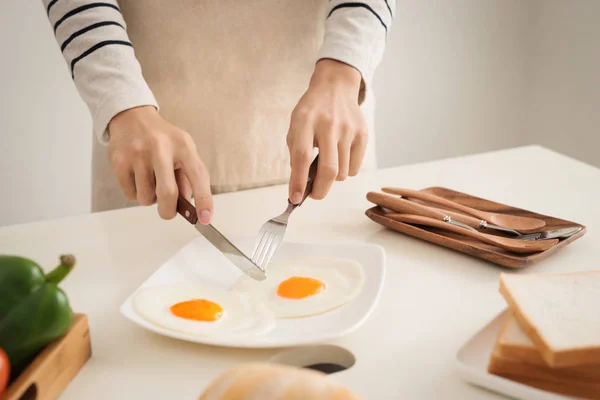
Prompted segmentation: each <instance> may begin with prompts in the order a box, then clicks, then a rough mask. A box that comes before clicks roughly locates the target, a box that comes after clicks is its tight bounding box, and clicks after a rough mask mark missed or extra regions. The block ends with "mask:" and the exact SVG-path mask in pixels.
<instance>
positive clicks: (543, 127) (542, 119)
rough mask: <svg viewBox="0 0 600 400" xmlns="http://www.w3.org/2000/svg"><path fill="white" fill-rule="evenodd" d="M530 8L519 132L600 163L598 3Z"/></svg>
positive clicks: (549, 1) (548, 0) (581, 0)
mask: <svg viewBox="0 0 600 400" xmlns="http://www.w3.org/2000/svg"><path fill="white" fill-rule="evenodd" d="M534 9H535V15H534V18H533V20H532V24H531V27H530V35H529V38H530V41H531V42H530V43H529V48H530V52H531V57H530V60H531V62H530V64H529V66H528V68H529V70H528V79H527V81H528V85H529V86H528V88H527V89H528V90H527V95H528V96H529V97H528V99H527V101H526V103H525V105H526V107H527V112H526V118H527V119H526V121H525V125H524V127H523V128H524V130H523V133H524V134H525V135H526V137H527V138H528V139H529V140H530V141H531V142H535V143H539V144H541V145H543V146H546V147H549V148H552V149H554V150H558V151H560V152H562V153H564V154H567V155H569V156H571V157H574V158H577V159H579V160H582V161H584V162H587V163H589V164H593V165H596V166H599V167H600V1H598V0H575V1H563V0H535V5H534ZM596 184H598V182H596Z"/></svg>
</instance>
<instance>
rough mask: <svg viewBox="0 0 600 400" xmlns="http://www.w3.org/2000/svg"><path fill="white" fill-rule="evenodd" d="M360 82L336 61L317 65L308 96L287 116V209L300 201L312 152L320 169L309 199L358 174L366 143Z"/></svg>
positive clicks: (351, 68)
mask: <svg viewBox="0 0 600 400" xmlns="http://www.w3.org/2000/svg"><path fill="white" fill-rule="evenodd" d="M361 79H362V78H361V75H360V73H359V72H358V71H357V70H356V69H354V68H353V67H351V66H349V65H347V64H344V63H341V62H339V61H334V60H329V59H323V60H320V61H319V62H318V63H317V65H316V67H315V71H314V73H313V75H312V78H311V81H310V85H309V88H308V90H307V91H306V93H305V94H304V96H302V98H301V99H300V101H299V102H298V105H297V106H296V108H295V109H294V111H293V112H292V117H291V123H290V130H289V132H288V136H287V144H288V148H289V150H290V162H291V167H292V174H291V177H290V186H289V196H290V200H291V201H292V203H294V204H297V203H299V202H300V200H301V199H302V195H303V193H304V189H305V188H306V181H307V178H308V169H309V167H310V163H311V162H312V154H313V148H314V147H318V148H319V168H318V170H317V177H316V179H315V182H314V185H313V190H312V193H311V197H312V198H314V199H323V198H324V197H325V196H326V195H327V193H328V192H329V189H330V188H331V185H332V184H333V182H334V181H335V180H338V181H343V180H345V179H346V177H348V176H355V175H356V174H358V172H359V170H360V166H361V164H362V161H363V157H364V154H365V149H366V146H367V138H368V132H367V124H366V122H365V119H364V117H363V115H362V113H361V111H360V108H359V105H358V92H359V89H360V84H361Z"/></svg>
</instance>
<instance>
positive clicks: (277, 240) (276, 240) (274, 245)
mask: <svg viewBox="0 0 600 400" xmlns="http://www.w3.org/2000/svg"><path fill="white" fill-rule="evenodd" d="M281 239H282V237H281V236H280V235H276V236H275V238H274V239H273V242H272V243H271V247H270V248H269V251H268V253H267V257H266V259H265V261H264V263H263V264H262V265H261V268H263V269H264V268H266V267H267V265H269V263H270V262H271V258H273V255H274V254H275V251H276V250H277V248H278V247H279V245H280V244H281Z"/></svg>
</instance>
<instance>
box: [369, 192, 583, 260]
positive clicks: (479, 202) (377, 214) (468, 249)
mask: <svg viewBox="0 0 600 400" xmlns="http://www.w3.org/2000/svg"><path fill="white" fill-rule="evenodd" d="M422 191H423V192H425V193H429V194H434V195H436V196H439V197H443V198H445V199H448V200H452V201H454V202H456V203H460V204H463V205H465V206H469V207H472V208H476V209H478V210H483V211H493V212H498V213H506V214H513V215H519V216H523V217H531V218H538V219H541V220H544V221H545V222H546V226H545V227H544V228H543V229H544V230H551V229H558V228H568V227H575V226H580V227H581V228H582V229H581V230H580V231H579V232H577V233H576V234H575V235H573V236H571V237H569V238H567V239H562V240H560V241H559V242H558V243H557V244H556V245H555V246H553V247H551V248H550V249H548V250H546V251H543V252H539V253H533V254H516V253H512V252H510V251H507V250H503V249H500V248H498V247H495V246H493V245H489V244H486V243H482V242H480V241H478V240H476V239H471V238H467V237H464V236H462V235H459V234H456V233H452V232H448V231H445V230H443V229H437V228H430V227H422V226H415V225H410V224H406V223H403V222H400V221H395V220H393V219H391V218H387V217H386V216H385V213H384V212H383V210H381V208H379V207H377V206H376V207H372V208H370V209H368V210H367V211H366V215H367V216H368V217H369V218H370V219H372V220H373V221H375V222H377V223H378V224H380V225H383V226H385V227H387V228H389V229H393V230H395V231H397V232H401V233H404V234H406V235H409V236H413V237H416V238H419V239H422V240H426V241H428V242H431V243H435V244H437V245H439V246H443V247H447V248H449V249H452V250H456V251H459V252H461V253H465V254H468V255H471V256H473V257H477V258H481V259H483V260H486V261H489V262H492V263H494V264H498V265H502V266H504V267H508V268H523V267H526V266H528V265H531V264H533V263H535V262H538V261H540V260H543V259H545V258H547V257H549V256H551V255H552V254H554V253H555V252H556V251H558V250H559V249H560V248H563V247H565V246H566V245H568V244H569V243H572V242H574V241H575V240H577V239H579V238H580V237H582V236H583V235H585V233H586V232H587V228H586V227H585V226H583V225H581V224H578V223H576V222H572V221H567V220H563V219H560V218H555V217H551V216H548V215H543V214H538V213H535V212H532V211H528V210H523V209H520V208H516V207H512V206H509V205H506V204H501V203H496V202H493V201H490V200H486V199H482V198H479V197H475V196H472V195H469V194H466V193H460V192H456V191H454V190H451V189H446V188H443V187H430V188H426V189H422Z"/></svg>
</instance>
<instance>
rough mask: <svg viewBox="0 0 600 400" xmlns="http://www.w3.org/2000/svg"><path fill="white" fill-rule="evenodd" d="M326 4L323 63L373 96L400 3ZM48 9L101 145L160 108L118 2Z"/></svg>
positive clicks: (57, 4) (88, 0)
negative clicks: (114, 130)
mask: <svg viewBox="0 0 600 400" xmlns="http://www.w3.org/2000/svg"><path fill="white" fill-rule="evenodd" d="M323 2H326V5H325V7H326V12H325V20H324V21H323V23H324V32H325V34H324V37H323V43H322V45H321V48H320V51H319V54H318V58H319V59H322V58H329V59H334V60H338V61H341V62H344V63H346V64H349V65H351V66H353V67H354V68H356V69H357V70H358V71H359V72H360V73H361V75H362V78H363V86H364V88H365V90H369V89H368V88H369V86H370V84H371V82H372V78H373V74H374V72H375V69H376V67H377V65H378V64H379V62H380V61H381V58H382V56H383V51H384V48H385V43H386V37H387V33H388V30H389V29H390V26H391V25H392V21H393V17H394V15H395V0H361V1H357V2H347V1H340V0H323ZM43 3H44V6H45V8H46V12H47V15H48V18H49V21H50V24H51V26H52V29H53V31H54V35H55V36H56V40H57V43H58V45H59V47H60V50H61V51H62V54H63V56H64V59H65V60H66V63H67V65H68V68H69V73H70V74H71V76H72V78H73V80H74V83H75V85H76V87H77V89H78V91H79V93H80V95H81V97H82V98H83V100H84V101H85V103H86V104H87V105H88V107H89V109H90V112H91V114H92V120H93V124H94V132H95V133H96V135H97V137H98V138H99V139H100V140H101V141H104V142H105V141H106V140H107V138H108V135H107V131H106V128H107V126H108V123H109V122H110V120H111V119H112V118H113V117H114V116H115V115H116V114H118V113H119V112H121V111H124V110H126V109H129V108H132V107H136V106H142V105H153V106H155V107H156V108H158V107H159V105H158V103H157V101H156V99H155V97H154V96H153V93H152V90H151V88H150V87H149V85H148V84H147V83H146V81H145V80H144V77H143V75H142V65H140V63H139V61H138V60H137V59H136V56H135V52H134V48H133V45H132V43H131V41H130V39H129V37H128V34H127V26H126V23H125V20H124V18H123V15H122V14H121V11H120V8H119V4H118V2H117V0H100V1H92V0H43ZM165 4H167V3H166V2H165ZM363 97H364V96H363Z"/></svg>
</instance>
